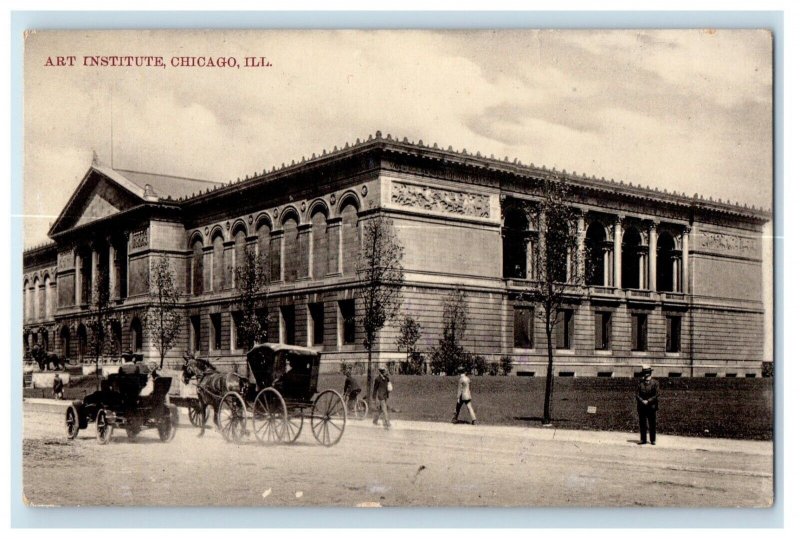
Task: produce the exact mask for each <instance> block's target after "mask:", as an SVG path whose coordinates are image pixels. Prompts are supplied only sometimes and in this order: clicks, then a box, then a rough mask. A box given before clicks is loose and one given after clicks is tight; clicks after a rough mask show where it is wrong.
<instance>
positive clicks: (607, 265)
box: [603, 245, 614, 286]
mask: <svg viewBox="0 0 800 539" xmlns="http://www.w3.org/2000/svg"><path fill="white" fill-rule="evenodd" d="M613 263H614V250H613V247H610V246H608V245H603V286H613V284H614V283H613V278H614V272H613V267H612V265H613Z"/></svg>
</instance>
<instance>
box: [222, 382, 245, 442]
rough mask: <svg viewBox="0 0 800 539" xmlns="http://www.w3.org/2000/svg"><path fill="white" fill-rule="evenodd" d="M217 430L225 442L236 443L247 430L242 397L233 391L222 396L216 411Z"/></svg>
mask: <svg viewBox="0 0 800 539" xmlns="http://www.w3.org/2000/svg"><path fill="white" fill-rule="evenodd" d="M217 421H218V422H219V430H220V432H222V437H223V438H225V441H226V442H234V443H238V442H240V441H241V440H242V438H243V437H244V433H245V432H246V431H247V409H246V408H245V403H244V399H243V398H242V396H241V395H239V394H238V393H236V392H235V391H230V392H228V393H226V394H225V396H224V397H222V400H221V401H220V403H219V409H218V411H217Z"/></svg>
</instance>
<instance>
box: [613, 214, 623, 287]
mask: <svg viewBox="0 0 800 539" xmlns="http://www.w3.org/2000/svg"><path fill="white" fill-rule="evenodd" d="M622 219H623V216H622V215H617V218H616V220H615V221H614V288H622Z"/></svg>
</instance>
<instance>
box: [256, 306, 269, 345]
mask: <svg viewBox="0 0 800 539" xmlns="http://www.w3.org/2000/svg"><path fill="white" fill-rule="evenodd" d="M256 317H257V318H258V321H259V323H260V324H261V333H260V334H259V335H258V337H257V338H256V342H258V343H263V342H267V341H268V339H267V335H268V333H267V330H268V329H269V311H267V309H256Z"/></svg>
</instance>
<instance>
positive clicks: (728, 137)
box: [24, 30, 772, 243]
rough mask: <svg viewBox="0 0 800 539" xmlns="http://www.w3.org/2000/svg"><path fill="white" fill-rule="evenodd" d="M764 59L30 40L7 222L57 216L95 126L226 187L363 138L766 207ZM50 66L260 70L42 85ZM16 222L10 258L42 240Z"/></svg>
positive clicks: (607, 37)
mask: <svg viewBox="0 0 800 539" xmlns="http://www.w3.org/2000/svg"><path fill="white" fill-rule="evenodd" d="M771 46H772V44H771V36H770V35H769V34H768V33H765V32H760V31H743V32H742V31H719V32H716V33H713V34H709V33H706V32H703V31H694V30H688V31H649V30H648V31H527V30H526V31H477V32H473V31H441V32H427V31H394V32H381V31H369V32H362V31H330V32H328V31H326V32H302V31H276V32H260V31H246V32H234V31H230V32H214V31H187V32H162V31H147V32H117V33H100V32H40V33H37V34H35V35H34V36H33V37H32V38H29V39H28V40H27V42H26V51H25V58H26V60H25V62H26V64H25V137H26V144H25V149H26V156H25V202H24V203H25V212H26V213H28V214H31V215H52V214H57V213H58V212H59V211H60V210H61V207H62V206H63V203H64V202H65V199H66V197H68V196H69V194H70V193H71V189H73V188H74V186H75V185H77V181H78V180H79V178H80V177H82V176H83V174H84V172H85V171H86V168H87V167H88V165H89V162H90V159H91V153H92V150H95V151H97V152H98V154H100V157H101V158H102V159H104V160H105V161H109V160H110V158H111V153H112V152H111V127H112V116H113V132H114V148H113V158H114V164H115V166H117V167H120V168H132V169H139V170H147V171H154V172H162V173H166V174H175V175H181V176H194V177H202V178H208V179H215V180H223V181H227V180H230V179H235V178H236V177H237V176H244V175H245V174H252V173H253V172H254V171H261V170H262V169H265V168H266V169H270V168H271V167H272V166H273V165H277V166H279V165H280V163H281V162H286V163H288V162H290V161H291V160H293V159H294V160H295V161H297V160H299V159H300V157H301V156H303V155H305V156H310V155H311V153H312V152H314V153H317V154H319V153H321V151H322V149H323V148H325V149H331V148H332V147H333V146H334V145H339V146H342V145H343V144H344V143H345V142H348V141H349V142H353V141H354V140H355V138H356V137H360V138H364V137H366V136H367V135H368V134H370V133H374V132H375V131H376V130H378V129H380V130H381V131H383V132H384V134H386V133H391V134H392V135H394V136H399V137H400V138H402V137H404V136H407V137H409V138H410V139H413V140H415V141H416V140H419V139H422V140H424V141H425V142H437V143H438V144H439V145H440V146H444V147H447V146H448V145H452V146H453V147H454V148H457V149H460V148H468V149H469V150H470V151H473V152H474V151H480V152H481V153H483V154H485V155H488V154H492V153H493V154H495V155H498V156H505V155H508V156H509V157H511V158H514V157H517V158H520V159H521V160H523V161H524V162H531V161H532V162H535V163H548V164H556V165H558V166H559V168H566V169H567V170H570V171H571V170H577V171H579V172H586V173H588V174H596V175H597V176H601V175H604V176H607V177H608V176H615V177H618V178H625V179H626V180H628V179H629V180H632V181H634V182H635V183H643V184H649V185H657V186H659V187H660V188H666V189H670V190H672V189H675V188H677V189H679V190H687V191H693V190H697V191H700V192H705V193H707V194H713V195H714V196H722V197H723V198H728V197H730V198H736V199H738V200H740V201H743V202H748V203H752V202H757V203H758V204H761V205H769V204H770V199H771V181H770V180H771V172H772V169H771V148H772V140H771V118H772V116H771V114H772V112H771V85H772V75H771V67H772V66H771ZM56 54H62V55H66V54H71V55H76V56H79V57H80V56H81V55H84V54H130V55H162V56H165V57H166V58H169V57H171V56H175V55H213V56H215V57H216V56H236V57H242V56H245V55H253V56H265V57H267V58H268V59H269V60H270V61H271V62H272V64H273V67H272V68H268V69H238V70H236V69H233V70H230V69H213V68H212V69H209V68H205V69H202V68H197V69H174V68H168V69H163V70H161V69H111V68H106V69H92V68H83V67H79V68H70V69H66V68H62V69H60V70H54V69H53V68H45V67H44V66H43V63H44V62H43V59H44V58H46V57H47V56H48V55H56ZM112 94H113V99H112ZM112 102H113V106H112ZM112 110H113V112H112ZM53 185H57V186H59V189H57V190H53V188H52V186H53ZM706 187H707V188H708V190H707V191H706V190H704V188H706ZM52 191H57V192H52ZM62 192H63V193H62ZM33 221H35V222H34V223H33V224H31V225H30V226H28V223H26V243H30V242H38V241H41V240H43V239H44V234H45V232H46V228H47V227H46V223H41V222H40V221H43V219H38V218H37V219H35V220H33Z"/></svg>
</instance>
